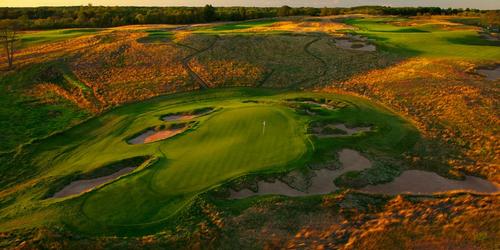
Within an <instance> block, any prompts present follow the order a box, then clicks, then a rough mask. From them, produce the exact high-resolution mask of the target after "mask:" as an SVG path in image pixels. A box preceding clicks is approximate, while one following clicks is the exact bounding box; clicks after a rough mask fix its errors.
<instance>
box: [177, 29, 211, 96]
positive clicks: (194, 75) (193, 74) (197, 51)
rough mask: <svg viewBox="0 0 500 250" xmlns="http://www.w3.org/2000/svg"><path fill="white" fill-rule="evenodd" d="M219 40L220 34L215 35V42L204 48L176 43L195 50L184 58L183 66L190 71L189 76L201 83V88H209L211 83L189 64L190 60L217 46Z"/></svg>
mask: <svg viewBox="0 0 500 250" xmlns="http://www.w3.org/2000/svg"><path fill="white" fill-rule="evenodd" d="M217 40H219V38H218V36H215V39H214V42H213V43H212V44H210V45H209V46H208V47H206V48H204V49H201V50H200V49H196V48H194V47H191V46H189V45H185V44H181V43H175V44H177V45H178V46H182V47H186V48H189V49H192V50H194V51H195V53H193V54H191V55H188V56H187V57H185V58H184V59H182V66H183V67H184V69H185V70H186V71H187V72H188V74H189V76H190V77H191V79H193V80H194V81H195V82H197V83H198V84H199V85H200V88H202V89H208V88H209V87H210V85H211V84H209V83H207V82H206V81H205V80H203V79H202V78H201V77H200V76H199V75H198V74H197V73H196V72H195V71H194V70H193V68H191V66H190V65H189V61H191V59H193V58H194V57H195V56H197V55H199V54H201V53H203V52H205V51H207V50H209V49H211V48H213V47H214V46H215V43H217Z"/></svg>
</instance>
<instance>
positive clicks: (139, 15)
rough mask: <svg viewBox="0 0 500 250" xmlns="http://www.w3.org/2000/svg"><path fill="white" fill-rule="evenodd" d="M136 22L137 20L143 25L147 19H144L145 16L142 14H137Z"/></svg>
mask: <svg viewBox="0 0 500 250" xmlns="http://www.w3.org/2000/svg"><path fill="white" fill-rule="evenodd" d="M135 20H136V21H137V22H138V23H141V24H143V23H145V21H146V18H145V17H144V15H143V14H140V13H139V14H137V15H136V16H135Z"/></svg>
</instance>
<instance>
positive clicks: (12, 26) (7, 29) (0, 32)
mask: <svg viewBox="0 0 500 250" xmlns="http://www.w3.org/2000/svg"><path fill="white" fill-rule="evenodd" d="M18 30H19V23H18V22H17V21H16V20H10V19H7V20H2V22H0V43H1V44H2V45H3V47H4V49H5V54H6V57H7V64H8V65H9V69H12V66H13V65H14V52H15V43H16V42H17V40H18V37H17V32H18Z"/></svg>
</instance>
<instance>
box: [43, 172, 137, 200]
mask: <svg viewBox="0 0 500 250" xmlns="http://www.w3.org/2000/svg"><path fill="white" fill-rule="evenodd" d="M134 169H136V168H135V167H128V168H123V169H120V170H119V171H117V172H115V173H113V174H111V175H107V176H103V177H99V178H94V179H89V180H78V181H73V182H71V183H70V184H69V185H67V186H66V187H64V188H63V189H61V190H60V191H59V192H57V193H55V194H54V195H53V196H52V197H53V198H62V197H67V196H71V195H76V194H81V193H85V192H88V191H90V190H92V189H93V188H95V187H97V186H100V185H102V184H104V183H107V182H109V181H112V180H114V179H116V178H118V177H120V176H122V175H125V174H128V173H130V172H132V171H134Z"/></svg>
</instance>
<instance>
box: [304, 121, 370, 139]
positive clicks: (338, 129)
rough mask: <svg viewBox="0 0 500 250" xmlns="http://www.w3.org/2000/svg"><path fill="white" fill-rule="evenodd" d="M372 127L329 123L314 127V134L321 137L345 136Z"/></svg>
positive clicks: (365, 130)
mask: <svg viewBox="0 0 500 250" xmlns="http://www.w3.org/2000/svg"><path fill="white" fill-rule="evenodd" d="M371 130H372V128H371V127H353V128H348V127H346V126H345V124H328V125H326V126H325V127H315V128H313V131H314V135H316V136H318V137H320V138H329V137H345V136H351V135H354V134H357V133H361V132H369V131H371Z"/></svg>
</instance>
